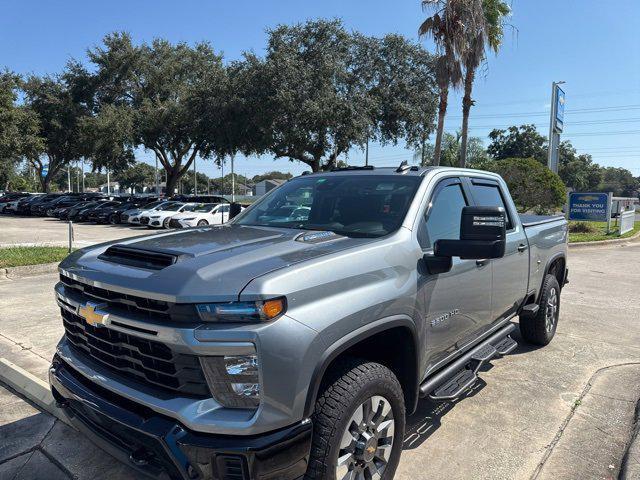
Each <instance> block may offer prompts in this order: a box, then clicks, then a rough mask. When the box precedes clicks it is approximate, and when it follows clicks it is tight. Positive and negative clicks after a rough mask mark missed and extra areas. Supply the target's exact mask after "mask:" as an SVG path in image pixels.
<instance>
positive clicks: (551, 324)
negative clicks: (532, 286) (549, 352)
mask: <svg viewBox="0 0 640 480" xmlns="http://www.w3.org/2000/svg"><path fill="white" fill-rule="evenodd" d="M538 305H539V307H540V308H539V309H538V312H537V313H536V314H535V315H520V333H522V337H523V338H524V339H525V340H526V341H527V342H529V343H533V344H536V345H547V344H548V343H549V342H551V340H552V339H553V337H554V335H555V334H556V328H557V327H558V318H559V317H560V285H559V284H558V280H557V279H556V277H555V276H553V275H547V276H545V278H544V282H543V284H542V291H541V293H540V302H539V304H538Z"/></svg>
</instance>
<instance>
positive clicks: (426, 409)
mask: <svg viewBox="0 0 640 480" xmlns="http://www.w3.org/2000/svg"><path fill="white" fill-rule="evenodd" d="M487 367H488V368H491V365H487ZM486 370H487V368H486V367H485V368H482V369H481V370H480V371H486ZM486 385H487V383H486V382H485V381H484V380H482V378H478V380H477V381H476V383H475V384H474V385H473V387H471V388H470V389H469V390H468V391H467V393H465V394H464V395H462V396H461V397H459V398H457V399H455V400H451V401H446V402H441V401H433V400H431V399H429V398H424V399H421V400H420V401H419V402H418V408H417V410H416V411H415V413H414V414H413V415H411V416H409V417H408V418H407V426H406V430H405V437H404V445H403V446H402V448H403V449H404V450H412V449H414V448H418V447H419V446H420V445H422V444H423V443H424V442H425V441H426V440H427V439H428V438H429V437H430V436H431V435H433V433H434V432H435V431H436V430H438V428H440V425H441V423H442V422H441V420H442V417H444V416H445V415H446V414H447V413H449V411H451V410H452V409H453V408H454V407H455V406H456V404H457V403H459V402H461V401H462V400H464V399H466V398H471V397H473V396H475V395H476V394H477V393H478V392H479V391H481V390H482V389H483V388H484V387H485V386H486Z"/></svg>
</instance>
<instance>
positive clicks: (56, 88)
mask: <svg viewBox="0 0 640 480" xmlns="http://www.w3.org/2000/svg"><path fill="white" fill-rule="evenodd" d="M24 93H25V96H26V101H25V103H26V106H27V108H29V109H30V111H32V112H34V114H36V115H37V118H38V120H39V122H38V136H39V137H41V138H42V141H43V151H42V155H39V154H38V155H35V154H29V155H27V158H28V160H29V161H30V162H31V164H32V165H33V167H34V168H35V169H36V172H37V174H38V178H40V181H41V186H42V188H43V190H45V191H47V192H48V191H49V188H50V183H51V180H52V179H53V178H54V177H55V176H56V175H57V174H58V173H59V172H60V170H61V169H62V168H64V167H65V166H66V165H67V164H68V163H69V162H71V161H75V160H77V159H78V158H80V155H81V153H82V150H83V143H82V139H81V135H80V124H81V122H82V119H83V118H84V117H86V116H87V115H89V113H90V112H89V111H88V110H87V108H86V106H84V105H82V104H80V103H78V102H76V101H75V98H74V96H73V91H72V89H71V88H70V85H69V84H68V83H67V82H66V81H65V80H64V79H63V78H62V77H37V76H31V77H29V79H28V80H27V81H26V83H25V85H24ZM43 157H44V158H43ZM45 163H46V164H48V166H49V168H48V173H47V175H46V176H42V174H41V173H42V169H43V166H44V164H45Z"/></svg>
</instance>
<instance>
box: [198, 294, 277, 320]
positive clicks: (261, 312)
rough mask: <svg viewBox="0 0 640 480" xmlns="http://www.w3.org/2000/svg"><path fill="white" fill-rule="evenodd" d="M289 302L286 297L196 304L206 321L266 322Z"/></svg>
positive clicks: (201, 317) (201, 318)
mask: <svg viewBox="0 0 640 480" xmlns="http://www.w3.org/2000/svg"><path fill="white" fill-rule="evenodd" d="M286 307H287V304H286V300H285V298H284V297H280V298H274V299H272V300H265V301H262V300H260V301H257V302H229V303H201V304H198V305H196V310H197V311H198V315H199V316H200V320H202V321H204V322H266V321H269V320H273V319H275V318H277V317H279V316H280V315H282V314H283V313H284V312H285V310H286Z"/></svg>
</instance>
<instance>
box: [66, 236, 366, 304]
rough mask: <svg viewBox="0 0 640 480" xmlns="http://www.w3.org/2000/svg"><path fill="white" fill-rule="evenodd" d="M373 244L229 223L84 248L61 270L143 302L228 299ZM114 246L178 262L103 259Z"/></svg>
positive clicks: (68, 259)
mask: <svg viewBox="0 0 640 480" xmlns="http://www.w3.org/2000/svg"><path fill="white" fill-rule="evenodd" d="M372 241H375V239H371V238H347V237H343V236H340V235H336V234H331V233H330V232H312V231H303V230H297V229H288V228H269V227H258V226H243V225H231V224H227V225H223V226H215V227H204V228H193V229H188V230H178V231H173V232H169V233H164V234H158V235H152V236H144V237H137V238H133V239H125V240H121V241H116V242H110V243H106V244H102V245H98V246H93V247H88V248H85V249H82V250H78V251H77V252H74V253H73V254H71V255H70V256H69V257H67V258H66V259H65V260H64V261H63V262H62V263H61V264H60V269H61V272H62V273H64V274H66V275H68V276H71V277H72V278H76V279H78V280H81V281H88V282H89V283H91V284H93V285H95V286H97V287H101V288H107V289H111V290H114V291H119V292H121V293H128V294H131V295H137V296H142V297H146V298H154V299H157V300H164V301H168V302H175V303H193V302H216V301H231V300H235V299H237V298H238V296H239V295H240V292H241V291H242V289H243V288H244V287H245V286H246V285H247V283H249V282H250V281H251V280H253V279H255V278H257V277H259V276H261V275H264V274H266V273H268V272H272V271H274V270H277V269H282V268H287V267H290V266H292V265H294V264H297V263H300V262H304V261H307V260H311V259H314V258H317V257H319V256H323V255H329V254H332V253H335V252H339V251H342V250H345V249H348V248H352V247H355V246H359V245H362V244H364V243H368V242H372ZM116 245H117V246H118V247H121V246H122V247H125V248H127V249H133V250H135V251H136V252H139V253H140V254H141V255H142V256H143V257H144V255H145V253H149V254H153V253H159V254H165V255H172V256H175V257H176V258H177V260H176V261H175V263H174V264H172V265H169V266H166V267H164V268H158V269H153V268H142V267H139V266H132V265H130V264H124V263H121V262H119V261H118V260H117V258H115V259H114V258H111V259H109V260H107V259H105V256H106V254H105V252H106V251H107V249H108V248H109V247H112V246H113V247H115V246H116ZM103 254H105V255H103ZM101 256H102V257H101ZM264 294H265V295H278V294H279V292H264Z"/></svg>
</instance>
